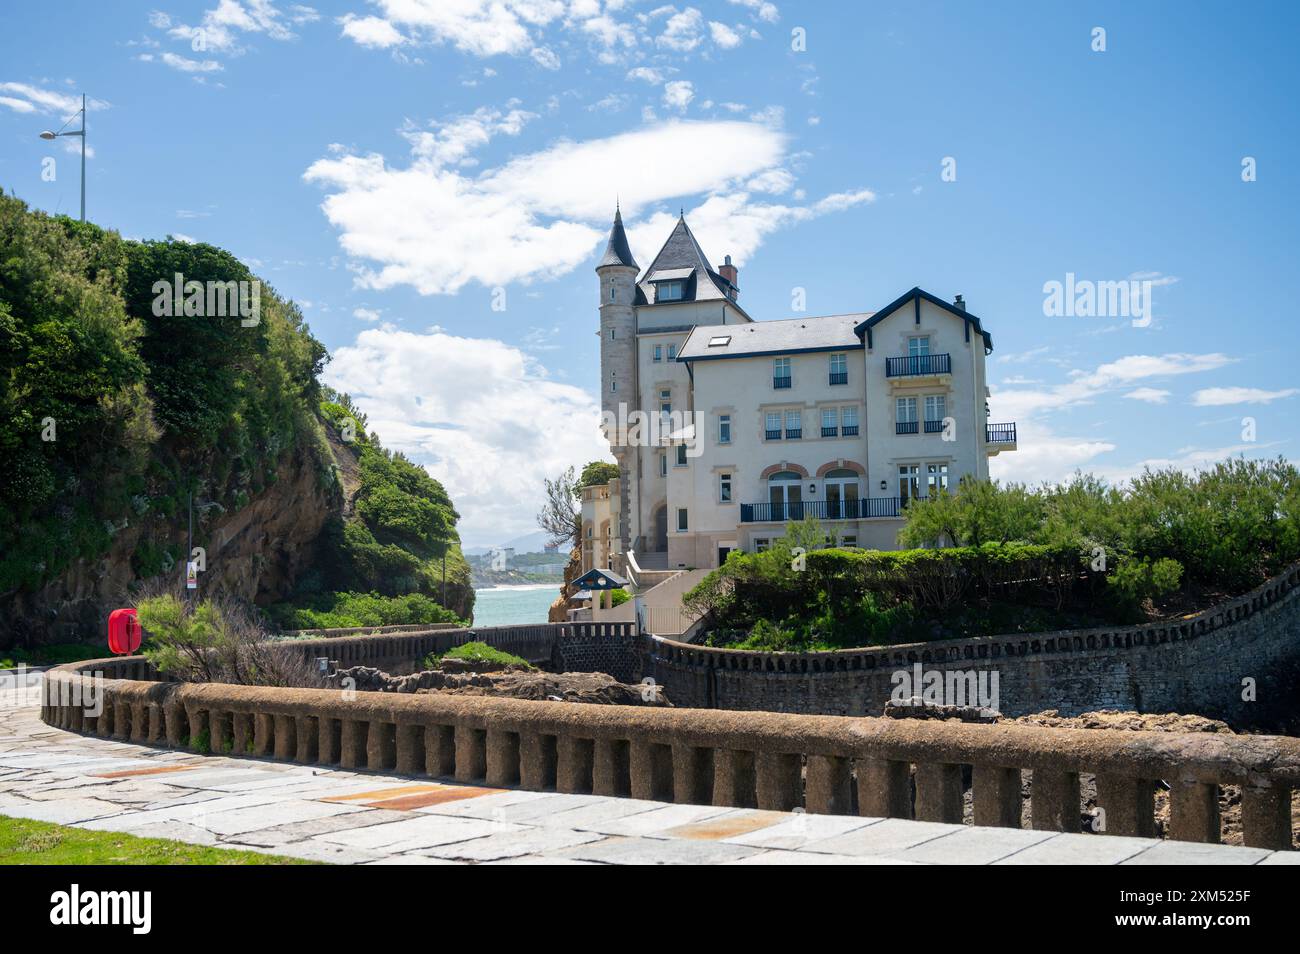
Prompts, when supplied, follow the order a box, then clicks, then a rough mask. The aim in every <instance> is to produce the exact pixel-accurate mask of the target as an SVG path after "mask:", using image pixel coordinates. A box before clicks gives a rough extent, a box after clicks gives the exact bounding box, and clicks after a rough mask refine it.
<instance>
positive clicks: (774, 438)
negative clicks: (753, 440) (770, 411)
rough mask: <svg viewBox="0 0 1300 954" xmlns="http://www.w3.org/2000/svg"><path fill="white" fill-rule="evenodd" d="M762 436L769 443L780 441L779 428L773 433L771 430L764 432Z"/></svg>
mask: <svg viewBox="0 0 1300 954" xmlns="http://www.w3.org/2000/svg"><path fill="white" fill-rule="evenodd" d="M763 436H764V437H766V438H767V439H768V440H769V441H779V440H780V439H781V428H779V427H778V428H777V429H776V430H774V431H771V430H769V431H764V432H763Z"/></svg>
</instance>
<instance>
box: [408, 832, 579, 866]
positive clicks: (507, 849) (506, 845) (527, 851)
mask: <svg viewBox="0 0 1300 954" xmlns="http://www.w3.org/2000/svg"><path fill="white" fill-rule="evenodd" d="M604 837H605V836H604V835H598V834H596V833H595V832H591V831H574V830H572V829H568V828H525V829H522V830H520V831H511V832H502V833H501V834H497V835H487V836H485V837H483V838H474V839H472V840H470V841H460V842H456V843H454V844H450V845H440V846H438V847H436V848H420V849H417V850H416V851H415V852H414V853H415V854H417V855H430V856H432V857H435V858H454V859H457V860H460V861H501V860H502V859H505V858H519V857H522V856H524V855H538V854H543V853H550V852H553V851H557V850H560V849H563V848H573V847H575V846H577V845H585V844H588V843H590V842H593V841H599V840H601V839H602V838H604Z"/></svg>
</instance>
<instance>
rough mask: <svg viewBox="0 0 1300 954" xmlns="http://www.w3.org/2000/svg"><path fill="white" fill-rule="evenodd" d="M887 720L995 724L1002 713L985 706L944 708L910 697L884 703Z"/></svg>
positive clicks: (917, 697) (919, 698)
mask: <svg viewBox="0 0 1300 954" xmlns="http://www.w3.org/2000/svg"><path fill="white" fill-rule="evenodd" d="M884 715H885V718H887V719H956V720H957V721H959V722H986V723H987V722H997V721H998V720H1000V719H1001V718H1002V713H1001V712H998V711H997V710H996V709H990V708H988V707H987V706H944V705H935V704H934V703H932V702H923V701H922V700H921V697H920V696H912V697H911V698H910V699H906V700H904V701H902V702H895V701H894V700H893V699H890V700H889V701H888V702H886V703H885V712H884Z"/></svg>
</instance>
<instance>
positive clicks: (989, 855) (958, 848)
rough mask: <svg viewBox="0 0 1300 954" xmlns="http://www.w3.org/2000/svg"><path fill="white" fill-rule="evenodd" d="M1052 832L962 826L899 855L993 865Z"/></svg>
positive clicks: (933, 861)
mask: <svg viewBox="0 0 1300 954" xmlns="http://www.w3.org/2000/svg"><path fill="white" fill-rule="evenodd" d="M1052 835H1053V832H1050V831H1034V830H1032V829H1030V830H1025V829H1022V828H973V827H972V828H962V829H961V830H960V831H955V832H953V833H952V834H949V835H943V836H941V837H939V838H935V839H933V840H932V841H926V842H922V843H921V844H919V845H915V846H914V847H911V848H908V849H907V850H905V851H903V852H902V853H900V854H899V855H898V856H897V857H899V858H901V859H903V860H905V861H919V862H922V863H924V864H934V865H991V864H993V862H995V861H997V860H999V859H1001V858H1005V857H1007V856H1008V855H1013V854H1015V853H1016V852H1017V851H1020V850H1021V849H1023V848H1028V847H1030V846H1031V845H1036V844H1038V843H1039V842H1040V841H1046V840H1047V839H1049V838H1051V837H1052Z"/></svg>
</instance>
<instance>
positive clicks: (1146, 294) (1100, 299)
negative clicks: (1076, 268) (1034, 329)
mask: <svg viewBox="0 0 1300 954" xmlns="http://www.w3.org/2000/svg"><path fill="white" fill-rule="evenodd" d="M1154 284H1155V283H1154V282H1153V281H1151V279H1149V278H1144V279H1132V278H1124V279H1120V280H1119V281H1104V282H1094V281H1090V280H1088V279H1086V278H1085V279H1078V278H1075V276H1074V272H1066V273H1065V281H1064V282H1058V281H1056V279H1052V280H1051V281H1048V282H1044V283H1043V295H1044V296H1045V297H1044V298H1043V314H1044V315H1046V316H1047V317H1048V318H1131V319H1132V320H1133V327H1134V328H1145V327H1147V326H1148V325H1150V324H1151V289H1152V287H1153V286H1154Z"/></svg>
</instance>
